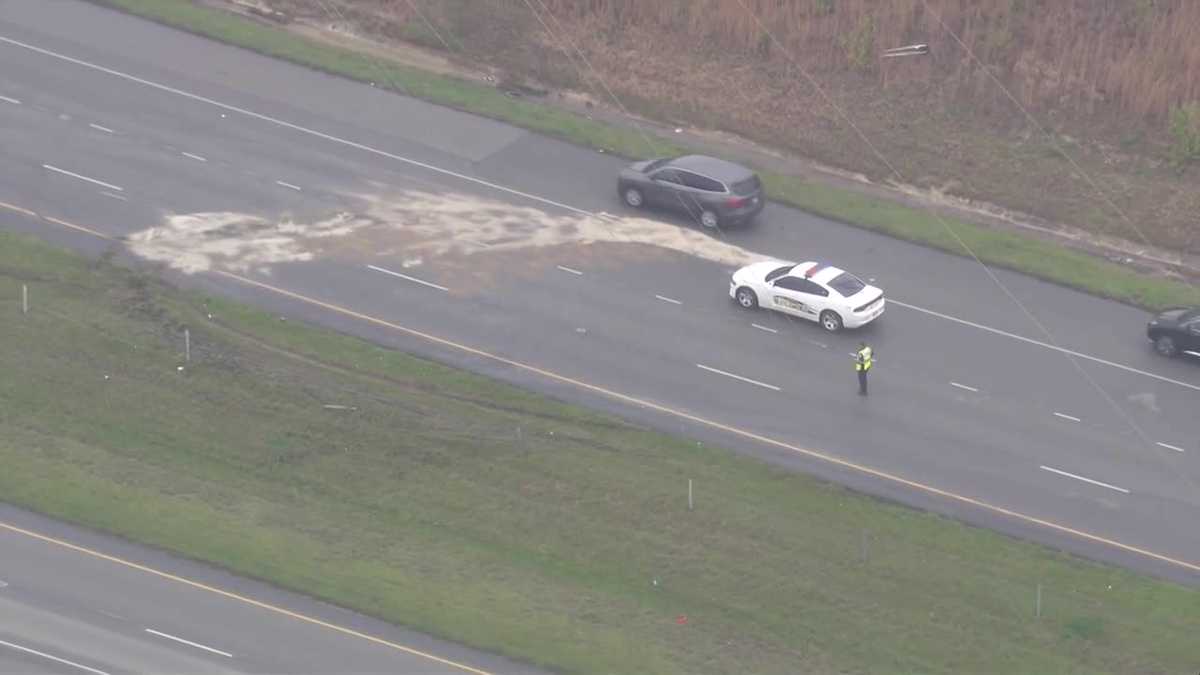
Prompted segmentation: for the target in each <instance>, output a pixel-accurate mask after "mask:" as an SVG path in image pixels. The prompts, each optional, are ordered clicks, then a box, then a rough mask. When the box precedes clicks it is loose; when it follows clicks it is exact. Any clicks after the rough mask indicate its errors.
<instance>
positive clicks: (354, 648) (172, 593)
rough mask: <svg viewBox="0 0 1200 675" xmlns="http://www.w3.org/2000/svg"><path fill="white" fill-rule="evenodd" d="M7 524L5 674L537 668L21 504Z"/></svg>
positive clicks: (7, 514)
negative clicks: (98, 531) (92, 529)
mask: <svg viewBox="0 0 1200 675" xmlns="http://www.w3.org/2000/svg"><path fill="white" fill-rule="evenodd" d="M0 524H2V525H0V551H3V552H4V555H3V557H2V558H0V673H70V674H73V675H82V674H83V673H92V675H99V674H100V673H110V674H111V675H118V674H122V673H178V674H180V675H183V674H188V675H198V674H199V673H213V674H218V673H363V674H366V673H406V674H413V675H418V674H419V675H425V674H428V675H434V674H439V673H445V674H449V673H459V674H461V673H480V672H483V673H496V674H497V675H499V674H500V673H514V674H515V673H530V674H532V673H534V672H538V671H534V670H532V669H529V668H527V667H524V666H519V665H516V664H513V663H511V662H508V661H506V660H504V659H500V658H498V657H495V656H490V655H486V654H481V653H479V652H473V651H470V650H466V649H463V648H461V647H457V646H454V645H451V644H447V643H444V642H441V641H438V640H433V639H431V638H428V637H426V636H423V635H420V634H416V633H412V632H410V631H404V630H401V629H397V628H395V627H394V626H390V625H388V624H385V623H383V622H380V621H375V620H372V619H368V618H366V617H363V616H360V615H357V614H353V613H351V612H347V611H345V610H341V609H337V608H334V607H331V606H328V605H325V604H323V603H319V602H315V601H313V600H309V599H306V598H303V597H301V596H298V595H296V594H293V593H286V592H282V591H279V590H277V589H273V588H271V587H268V586H265V585H263V584H259V583H254V582H250V581H246V580H244V579H239V578H236V577H232V576H230V575H228V574H225V573H222V572H219V571H217V570H214V569H212V568H209V567H206V566H203V565H199V564H196V563H192V562H188V561H183V560H179V559H176V558H173V557H171V556H168V555H165V554H163V553H159V552H156V551H151V550H147V549H144V548H142V547H139V546H134V545H131V544H126V543H120V542H116V541H114V540H112V539H111V538H108V537H104V536H100V535H97V534H95V533H91V532H88V531H85V530H80V529H77V528H72V527H69V526H65V525H62V524H60V523H58V522H56V521H53V520H51V519H48V518H44V517H41V516H37V515H34V514H30V513H28V512H25V511H21V510H18V509H13V508H10V507H0ZM20 530H27V531H32V532H37V533H39V534H40V535H42V536H43V537H47V538H52V539H56V540H61V541H67V542H70V543H71V544H73V545H74V546H76V547H83V548H86V549H87V550H88V551H90V553H85V552H81V551H80V550H78V549H72V548H68V547H65V546H63V545H61V544H59V543H54V542H52V541H49V540H47V539H45V538H36V537H32V536H29V535H28V534H25V533H22V532H21V531H20ZM101 555H103V556H109V557H108V558H103V557H101ZM132 565H141V566H143V567H147V568H151V569H153V570H156V571H157V572H159V573H160V574H154V573H151V572H149V571H147V570H145V569H137V568H135V567H133V566H132ZM167 575H173V576H174V577H177V578H183V579H187V580H189V581H192V582H194V584H188V583H183V582H181V581H180V580H178V579H177V578H169V577H168V576H167ZM208 587H214V588H220V589H221V590H222V591H225V592H226V593H228V594H234V595H236V596H240V598H242V599H239V598H235V597H230V596H229V595H222V594H220V593H217V592H214V591H212V590H209V588H208ZM246 599H250V600H252V601H254V602H257V603H259V604H252V603H251V602H248V601H247V600H246ZM319 622H324V623H326V624H330V625H336V626H339V627H341V628H343V629H344V630H343V631H339V630H335V629H333V628H331V627H329V626H326V625H320V623H319ZM345 631H357V632H360V633H362V634H365V635H370V636H373V637H375V638H377V639H378V641H371V640H368V639H364V638H363V637H359V636H356V635H352V634H348V632H345ZM389 643H390V644H389ZM399 646H403V647H406V648H408V649H410V650H415V652H420V654H419V653H415V652H405V651H403V650H402V649H400V648H398V647H399ZM421 654H429V655H435V656H436V657H438V658H440V659H443V660H444V661H445V662H439V661H436V660H434V659H432V658H429V657H427V656H423V655H421Z"/></svg>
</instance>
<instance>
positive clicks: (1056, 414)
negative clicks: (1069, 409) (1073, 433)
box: [1054, 412, 1081, 422]
mask: <svg viewBox="0 0 1200 675" xmlns="http://www.w3.org/2000/svg"><path fill="white" fill-rule="evenodd" d="M1054 415H1055V417H1061V418H1063V419H1064V420H1071V421H1072V422H1079V421H1081V420H1080V419H1079V418H1078V417H1072V416H1071V415H1064V414H1062V413H1060V412H1056V413H1054Z"/></svg>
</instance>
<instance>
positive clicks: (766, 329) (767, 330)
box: [750, 323, 779, 333]
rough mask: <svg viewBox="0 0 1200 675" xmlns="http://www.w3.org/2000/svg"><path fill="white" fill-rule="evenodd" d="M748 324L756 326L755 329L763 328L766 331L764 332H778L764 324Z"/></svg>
mask: <svg viewBox="0 0 1200 675" xmlns="http://www.w3.org/2000/svg"><path fill="white" fill-rule="evenodd" d="M750 325H751V326H754V327H755V328H757V329H759V330H765V331H766V332H768V333H778V332H779V331H777V330H775V329H774V328H767V327H766V326H760V325H758V324H756V323H752V324H750Z"/></svg>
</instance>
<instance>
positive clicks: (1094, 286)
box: [93, 0, 1200, 310]
mask: <svg viewBox="0 0 1200 675" xmlns="http://www.w3.org/2000/svg"><path fill="white" fill-rule="evenodd" d="M93 2H98V3H100V4H104V5H107V6H111V7H115V8H118V9H122V10H125V11H128V12H130V13H133V14H136V15H139V16H142V17H146V18H148V19H152V20H155V21H158V22H161V23H164V24H167V25H170V26H174V27H177V28H181V29H184V30H187V31H190V32H192V33H196V34H199V35H203V36H206V37H210V38H213V39H216V40H220V41H223V42H226V43H229V44H233V45H237V46H240V47H245V48H248V49H251V50H254V51H257V52H259V53H262V54H265V55H268V56H273V57H277V58H282V59H286V60H288V61H292V62H294V63H298V64H301V65H304V66H308V67H311V68H315V69H319V70H322V71H325V72H329V73H333V74H337V75H342V76H345V77H349V78H352V79H356V80H360V81H371V82H376V83H377V84H381V85H383V86H386V87H389V88H392V89H395V90H397V91H402V92H404V93H406V94H408V95H411V96H415V97H418V98H421V99H425V100H427V101H430V102H433V103H437V104H439V105H445V106H449V107H453V108H456V109H459V110H463V111H467V112H471V113H476V114H479V115H484V116H487V117H490V118H493V119H497V120H503V121H505V122H508V123H511V124H514V125H516V126H520V127H523V128H525V129H529V130H531V131H536V132H539V133H543V134H546V135H549V136H554V137H557V138H560V139H564V140H566V141H569V142H572V143H575V144H578V145H582V146H586V147H591V148H599V149H603V150H605V151H606V152H610V153H612V154H615V155H619V156H623V157H635V158H642V157H645V156H646V155H647V147H646V141H645V138H644V137H643V136H642V135H641V134H640V133H638V132H636V131H633V130H630V129H625V128H620V127H617V126H614V125H611V124H607V123H603V122H597V121H593V120H588V119H586V118H584V117H581V116H579V115H576V114H573V113H571V112H568V111H564V110H559V109H556V108H553V107H551V106H548V105H542V104H538V103H534V102H530V101H525V100H520V99H514V98H512V97H510V96H507V95H505V94H504V93H503V92H501V91H498V90H497V89H495V88H493V87H489V86H484V85H480V84H477V83H474V82H468V81H466V80H462V79H459V78H454V77H450V76H444V75H439V74H433V73H429V72H425V71H422V70H419V69H416V68H411V67H406V66H403V65H398V64H393V63H381V62H380V61H379V60H378V59H375V58H372V57H368V56H365V55H363V54H360V53H357V52H353V51H350V50H346V49H342V48H338V47H333V46H328V45H323V44H319V43H317V42H315V41H312V40H308V39H305V38H302V37H299V36H296V35H294V34H291V33H288V32H287V31H284V30H282V29H279V28H274V27H270V26H264V25H260V24H258V23H255V22H252V21H249V20H247V19H245V18H242V17H239V16H236V15H233V14H230V13H227V12H222V11H218V10H214V9H210V8H207V7H202V6H199V5H196V4H193V3H192V2H190V1H189V0H93ZM656 146H657V150H658V151H659V152H661V153H664V154H671V153H682V152H687V151H688V148H686V147H684V146H681V145H679V144H677V143H672V142H670V141H665V140H663V139H656ZM763 177H764V181H765V183H766V186H767V193H768V195H770V197H771V198H772V199H774V200H775V201H778V202H781V203H784V204H788V205H791V206H794V207H796V208H799V209H802V210H804V211H808V212H810V213H814V214H817V215H821V216H825V217H827V218H831V219H833V220H837V221H840V222H844V223H847V224H850V225H855V226H858V227H863V228H866V229H870V230H875V231H878V232H883V233H886V234H888V235H891V236H894V237H897V238H901V239H906V240H909V241H914V242H918V243H920V244H924V245H928V246H932V247H935V248H938V249H941V250H944V251H948V252H950V253H953V254H955V255H969V253H968V252H967V251H965V250H964V249H963V246H962V244H963V243H965V244H966V245H967V246H968V247H969V248H970V251H972V252H974V254H975V255H976V256H978V258H979V259H980V260H981V261H983V262H984V263H987V264H988V265H994V266H997V267H1003V268H1007V269H1011V270H1015V271H1019V272H1024V273H1026V274H1030V275H1032V276H1035V277H1038V278H1041V279H1043V280H1046V281H1052V282H1055V283H1059V284H1062V285H1065V286H1070V287H1073V288H1076V289H1079V290H1082V291H1086V292H1089V293H1093V294H1096V295H1099V296H1102V297H1106V298H1111V299H1114V300H1118V301H1121V302H1125V303H1128V304H1131V305H1135V306H1139V307H1144V308H1147V309H1152V310H1153V309H1161V308H1164V307H1169V306H1175V305H1194V304H1200V289H1198V288H1196V286H1194V285H1192V284H1189V283H1186V282H1181V281H1175V280H1166V279H1160V278H1154V277H1150V276H1148V275H1145V274H1141V273H1139V272H1137V271H1134V270H1131V269H1128V268H1126V267H1123V266H1121V265H1118V264H1115V263H1112V262H1109V261H1106V260H1103V259H1100V258H1097V257H1095V256H1092V255H1089V254H1087V253H1084V252H1081V251H1076V250H1071V249H1069V248H1066V247H1064V246H1062V245H1057V244H1054V243H1051V242H1047V241H1044V240H1041V239H1037V238H1034V237H1030V236H1024V235H1021V234H1018V233H1012V232H1003V231H999V230H995V229H992V228H987V227H983V226H980V225H975V224H973V223H968V222H965V221H962V220H958V219H947V222H948V225H949V227H950V228H951V229H952V230H953V232H954V233H955V234H957V239H956V238H955V236H953V235H951V234H950V233H949V232H947V230H946V227H945V226H944V225H943V224H941V223H940V222H938V221H937V219H936V218H934V217H933V216H932V215H931V214H930V213H929V212H928V211H925V210H921V209H915V208H912V207H909V206H905V205H901V204H897V203H893V202H890V201H887V200H884V199H880V198H876V197H871V196H869V195H863V194H860V193H857V192H854V191H850V190H846V189H840V188H836V187H832V186H826V185H820V184H816V183H813V182H809V181H804V180H802V179H800V178H797V177H794V176H785V175H779V174H773V173H769V172H766V173H764V176H763ZM959 239H961V242H962V243H960V242H959V241H958V240H959Z"/></svg>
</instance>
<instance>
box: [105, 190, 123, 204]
mask: <svg viewBox="0 0 1200 675" xmlns="http://www.w3.org/2000/svg"><path fill="white" fill-rule="evenodd" d="M100 194H102V195H104V196H105V197H112V198H113V199H120V200H121V201H123V202H127V201H129V197H122V196H121V195H115V194H113V193H111V192H105V191H104V190H101V191H100Z"/></svg>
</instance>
